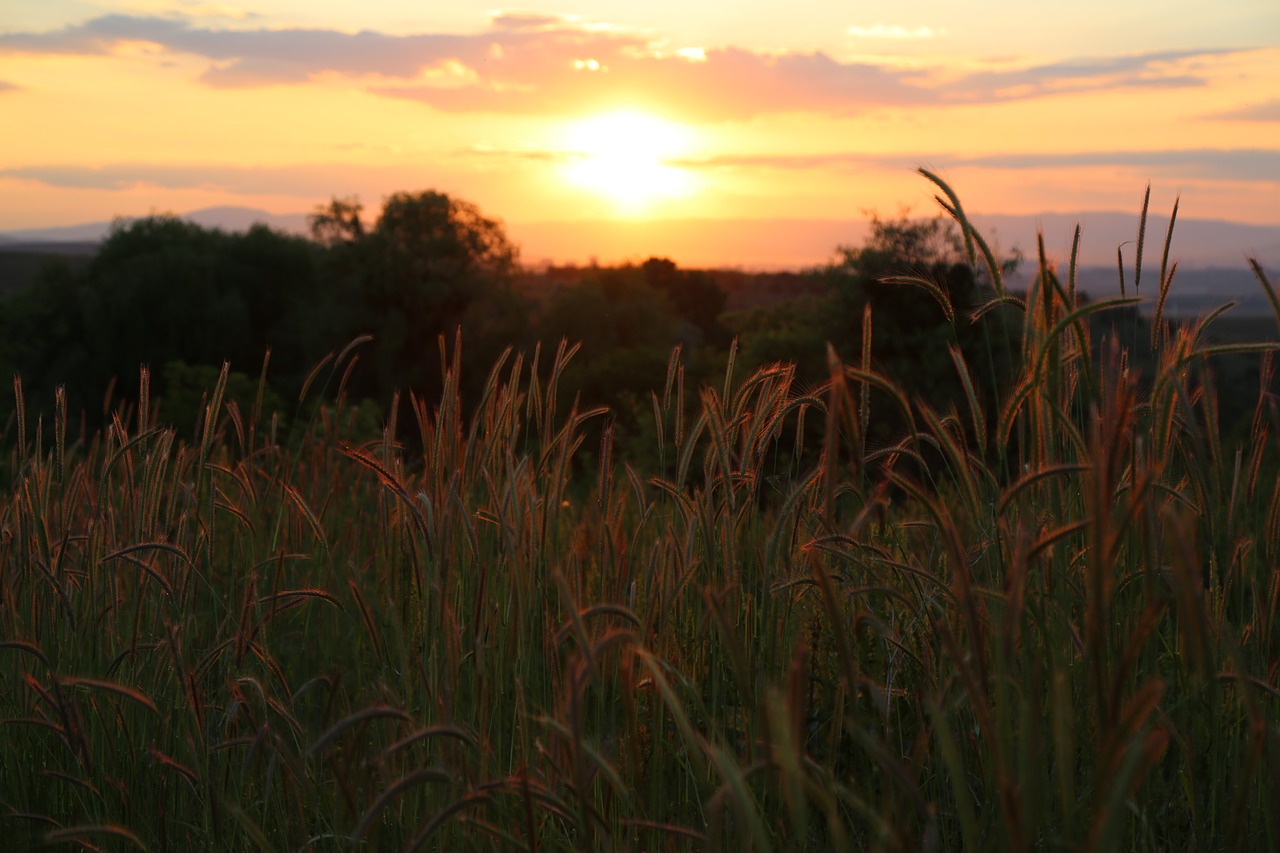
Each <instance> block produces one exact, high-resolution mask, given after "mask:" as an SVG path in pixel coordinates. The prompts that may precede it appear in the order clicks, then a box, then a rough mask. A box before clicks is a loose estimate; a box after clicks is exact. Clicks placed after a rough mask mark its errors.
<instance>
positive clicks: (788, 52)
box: [0, 0, 1280, 230]
mask: <svg viewBox="0 0 1280 853" xmlns="http://www.w3.org/2000/svg"><path fill="white" fill-rule="evenodd" d="M958 5H959V4H953V3H941V2H899V3H895V4H891V6H889V7H885V6H883V5H880V6H871V5H867V6H866V7H865V8H861V4H850V3H845V2H841V3H837V2H816V0H802V1H801V2H790V3H786V4H783V3H778V2H749V0H748V2H738V3H730V2H722V1H721V0H708V2H704V3H699V4H696V5H695V4H689V3H688V2H681V3H676V2H670V0H656V1H655V2H649V3H646V4H635V3H607V2H596V3H585V2H579V3H563V2H561V3H556V2H547V3H542V4H540V5H538V6H537V7H534V8H533V9H531V10H523V11H507V12H495V11H493V10H492V7H489V6H484V5H480V4H472V3H467V2H459V3H451V4H423V3H420V2H407V0H406V1H405V2H368V3H364V4H349V3H324V2H305V3H304V2H301V0H297V2H294V0H281V1H280V2H272V3H245V4H223V3H217V2H175V0H134V2H79V0H71V2H68V1H67V0H50V2H44V3H40V4H24V8H20V9H17V10H11V9H6V12H5V22H4V23H3V25H0V26H2V27H3V28H2V29H0V115H2V116H3V117H4V126H5V128H6V131H7V132H6V133H4V134H2V135H0V230H14V229H21V228H34V227H47V226H53V225H64V224H74V223H80V222H87V221H94V220H100V219H108V218H111V217H112V216H115V215H139V214H145V213H148V212H153V211H174V212H185V211H189V210H192V209H196V208H201V207H208V206H212V205H226V204H234V205H244V206H249V207H256V208H261V209H264V210H268V211H271V212H275V213H287V212H305V211H309V210H311V209H312V208H314V207H315V206H316V205H317V204H320V203H322V202H324V201H325V200H327V199H328V198H329V197H330V196H334V195H337V196H350V195H358V196H359V197H360V198H361V199H362V200H363V201H364V202H365V203H366V204H367V205H368V206H369V207H370V209H371V210H373V211H376V209H377V206H378V204H379V202H380V200H381V198H382V197H383V196H385V195H387V194H389V193H391V192H393V191H396V190H415V189H426V188H438V189H442V190H445V191H447V192H451V193H454V194H457V195H459V196H461V197H463V198H466V199H469V200H471V201H474V202H476V203H478V204H479V205H480V206H481V207H482V208H483V209H484V210H485V211H486V212H487V213H489V214H490V215H492V216H495V217H498V218H501V219H504V220H507V221H509V222H512V223H519V222H540V221H550V220H556V221H559V220H574V219H594V220H599V219H608V218H622V219H636V220H639V219H645V218H712V219H715V218H744V217H745V218H762V219H764V218H805V219H849V218H856V217H858V216H860V215H861V214H862V213H863V212H864V211H867V210H873V209H874V210H880V211H882V212H889V213H894V212H896V211H897V210H898V209H899V208H900V207H901V206H903V205H911V206H913V207H914V208H915V209H916V210H917V211H921V212H923V211H929V210H930V207H931V201H930V196H931V193H930V191H929V187H928V185H927V184H926V183H925V182H924V181H923V180H921V179H920V178H919V177H917V176H915V175H914V174H913V170H914V168H915V167H917V166H920V165H924V166H928V167H931V168H934V169H936V170H938V171H939V172H941V173H942V174H943V175H945V176H946V177H947V178H948V179H949V180H951V182H952V183H953V185H954V186H955V187H956V189H957V190H958V191H959V192H960V194H961V197H962V198H963V200H964V201H965V204H966V205H967V207H968V208H969V209H971V210H974V211H984V212H990V213H996V212H1001V213H1028V212H1048V211H1078V210H1133V209H1134V208H1135V206H1136V205H1137V204H1138V202H1139V200H1140V199H1141V194H1142V191H1143V188H1144V187H1145V185H1146V183H1147V182H1148V181H1150V182H1151V183H1152V185H1153V200H1155V201H1159V202H1161V203H1162V204H1163V205H1164V206H1165V207H1167V206H1168V205H1169V204H1171V203H1172V198H1173V196H1174V195H1175V194H1180V195H1181V197H1182V212H1183V214H1184V215H1187V216H1192V217H1197V218H1218V219H1231V220H1238V221H1242V222H1251V223H1271V224H1280V88H1277V85H1276V81H1277V80H1280V4H1276V3H1275V2H1274V0H1258V2H1234V3H1232V2H1227V3H1222V4H1219V5H1217V6H1214V7H1213V8H1212V11H1209V7H1208V6H1206V5H1204V4H1203V3H1194V4H1193V3H1183V2H1180V0H1176V1H1175V2H1162V3H1154V2H1131V3H1125V4H1118V3H1114V2H1096V0H1081V2H1077V3H1073V4H1072V9H1071V14H1070V15H1066V14H1065V12H1064V13H1063V14H1062V17H1051V16H1050V14H1048V13H1047V12H1045V11H1041V10H1043V9H1047V8H1048V7H1044V6H1043V4H1027V3H1018V4H1014V3H1006V2H982V3H971V4H964V6H963V9H960V8H957V6H958ZM433 7H447V8H445V9H444V11H440V10H439V9H436V8H433ZM1028 7H1034V8H1031V9H1029V8H1028Z"/></svg>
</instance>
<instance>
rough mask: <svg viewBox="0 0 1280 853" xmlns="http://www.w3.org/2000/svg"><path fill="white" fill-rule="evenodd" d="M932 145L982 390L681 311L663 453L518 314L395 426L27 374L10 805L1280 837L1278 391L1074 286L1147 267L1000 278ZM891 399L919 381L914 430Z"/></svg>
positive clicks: (220, 817)
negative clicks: (687, 341)
mask: <svg viewBox="0 0 1280 853" xmlns="http://www.w3.org/2000/svg"><path fill="white" fill-rule="evenodd" d="M926 177H928V178H929V179H930V180H932V181H933V182H934V183H935V184H937V185H938V187H939V190H940V191H941V193H942V196H943V198H942V199H941V200H942V203H943V205H944V207H945V208H946V209H947V210H948V211H949V212H950V213H951V214H952V215H953V216H954V217H955V218H956V220H957V222H958V224H959V226H960V227H961V229H962V233H963V234H964V236H965V240H966V246H967V250H968V251H969V253H970V258H971V261H972V262H973V263H975V264H983V263H985V264H986V265H987V266H988V268H989V270H990V273H991V277H992V281H993V282H994V284H995V287H996V289H995V291H994V292H993V295H992V300H993V301H992V303H991V304H990V305H987V306H984V307H983V308H981V309H979V311H980V312H982V311H988V310H1020V311H1022V312H1023V313H1024V317H1025V324H1024V334H1023V335H1022V338H1021V341H1020V342H1017V341H1013V342H1011V341H992V342H990V343H991V346H992V347H993V348H995V347H1005V346H1020V347H1021V365H1022V366H1021V372H1020V373H1019V374H1018V376H1017V377H1016V381H1015V382H1014V383H1013V385H1012V386H1011V387H1008V388H1004V389H1000V392H1001V394H1000V399H1001V400H1002V401H1003V403H1002V405H1001V407H1000V408H999V409H998V410H995V411H990V410H988V409H987V407H986V406H985V405H984V403H983V402H982V401H983V400H984V399H986V397H985V395H984V394H983V393H982V391H981V387H982V383H983V381H984V379H985V377H982V376H978V375H975V374H974V373H973V372H972V371H971V370H970V369H969V367H968V365H967V364H966V363H965V361H964V358H963V356H962V355H961V354H960V353H959V351H958V350H953V353H952V357H953V362H954V364H955V367H956V381H957V383H959V384H960V386H961V387H962V388H963V389H964V391H965V396H964V400H965V405H964V406H963V407H962V408H963V410H959V411H957V410H947V411H936V410H934V409H933V408H932V407H930V406H929V405H928V402H927V401H921V400H910V399H907V398H906V397H905V396H904V395H903V394H902V393H901V392H900V391H898V390H897V389H896V388H895V387H894V385H893V383H891V382H890V381H889V380H887V379H885V378H884V377H882V376H881V375H879V374H878V373H877V372H876V370H875V365H874V364H873V363H872V362H871V361H870V359H869V357H867V356H864V358H863V359H862V361H861V362H860V363H859V364H857V365H845V364H842V363H840V362H839V360H838V359H835V358H834V357H832V359H831V376H830V381H829V382H828V383H827V385H826V386H825V387H823V388H821V389H817V390H815V391H813V392H812V393H806V392H803V391H802V390H801V389H799V388H798V387H797V383H796V381H795V375H794V370H793V369H792V368H791V367H790V366H788V365H776V366H773V367H769V368H766V369H764V370H761V371H759V372H757V373H755V374H754V375H750V376H743V377H739V376H737V375H735V373H734V365H733V362H734V359H733V358H732V357H730V359H729V367H728V370H727V375H726V377H725V380H724V383H723V384H722V385H721V386H720V387H717V388H710V387H706V388H701V389H698V390H697V391H696V394H697V397H696V405H693V406H692V407H691V408H690V406H689V405H688V404H689V403H690V402H692V401H690V400H688V399H687V395H688V394H693V393H695V391H694V389H686V388H685V382H684V376H683V371H682V368H681V363H680V359H679V353H675V354H673V357H672V360H671V364H670V367H669V370H668V374H667V377H666V381H665V386H664V388H663V389H662V393H661V394H659V393H658V392H657V391H656V390H655V393H654V394H653V398H652V403H653V406H652V408H653V416H654V420H655V423H654V429H655V435H656V437H657V441H658V445H659V446H658V448H657V454H656V456H655V457H654V458H657V459H658V460H659V465H658V468H657V470H653V471H642V470H637V469H636V468H635V467H634V466H633V465H630V464H628V460H627V459H624V458H619V456H618V454H617V452H616V448H615V441H614V435H613V431H612V429H611V426H610V421H609V413H608V412H606V411H605V410H603V409H599V408H593V407H590V406H587V405H583V404H581V403H577V404H574V405H572V406H569V407H568V408H567V409H566V408H564V407H563V406H562V405H561V404H560V401H561V400H562V399H563V395H562V394H561V389H560V387H559V386H560V384H561V380H562V376H563V373H564V369H565V366H566V364H567V363H569V361H570V360H571V359H572V358H573V357H574V354H575V350H574V348H573V347H570V346H567V345H561V346H560V347H559V348H558V349H557V351H556V352H555V353H545V352H541V351H538V352H535V353H534V354H533V355H532V357H529V358H525V357H523V356H521V355H518V354H512V353H508V354H507V355H505V356H504V357H503V358H502V359H501V360H500V361H499V362H498V364H496V365H495V366H494V368H493V370H492V372H491V373H490V375H489V379H488V382H487V384H486V385H485V387H484V392H483V395H482V399H481V402H480V404H479V405H478V406H477V408H476V410H475V412H474V414H472V415H471V416H470V417H469V418H468V417H464V413H463V411H462V408H461V404H460V400H459V383H458V378H459V369H460V367H459V365H460V358H459V346H460V344H459V343H458V342H456V341H455V342H454V343H453V344H452V347H451V349H449V350H448V351H446V349H445V347H444V345H443V342H442V353H441V364H442V366H443V367H442V369H443V371H444V375H443V378H444V383H443V384H444V389H445V390H444V392H443V394H442V396H441V398H440V399H439V400H430V401H428V400H423V399H421V398H418V397H415V396H413V395H410V396H409V397H408V398H407V399H405V400H396V401H393V402H392V405H391V409H390V411H391V414H390V416H389V418H388V422H387V424H386V428H385V430H384V431H383V433H382V435H380V436H369V435H361V434H360V433H359V430H358V429H357V427H356V425H355V420H354V411H353V410H352V409H350V408H349V407H344V406H336V407H335V406H330V407H317V406H315V405H308V404H307V403H306V402H305V401H304V403H303V404H302V406H301V408H300V415H299V416H295V417H294V418H292V419H291V422H292V423H294V424H296V426H295V428H294V429H295V434H294V435H293V436H292V437H285V436H280V435H278V433H277V431H276V430H274V429H272V428H271V426H270V424H271V417H270V415H269V414H268V413H265V412H261V411H253V412H249V413H244V412H240V411H239V410H238V409H237V408H236V406H235V404H234V403H227V404H223V402H222V399H223V390H224V385H225V382H226V376H227V373H226V371H224V372H223V374H222V380H221V381H220V382H219V383H218V385H217V386H216V387H215V388H213V389H211V391H210V394H209V396H208V400H207V405H206V406H205V407H204V411H203V413H202V416H201V422H200V425H199V429H198V430H197V433H196V438H195V440H194V441H193V443H191V444H185V443H183V442H181V441H179V440H178V439H177V438H176V435H175V433H174V431H172V430H170V429H168V428H166V427H164V426H160V425H157V424H155V423H154V419H153V412H154V410H155V406H154V401H150V400H148V399H147V390H146V389H147V388H148V382H147V381H146V375H145V373H144V375H143V381H142V383H141V387H142V389H143V392H142V398H141V399H140V400H139V401H138V404H137V407H136V409H135V410H134V411H133V412H121V413H120V414H118V416H117V417H116V418H115V419H114V421H113V423H112V424H111V426H110V427H109V428H108V429H107V430H106V431H105V432H104V433H102V434H100V435H97V436H94V437H92V438H90V439H88V440H86V441H79V442H78V441H74V440H71V441H69V440H68V437H67V435H66V427H65V411H64V410H63V409H64V406H62V405H59V406H58V407H57V411H58V416H57V417H56V418H55V422H54V423H53V424H51V425H50V424H44V423H42V422H37V423H35V424H31V423H27V420H26V419H27V414H26V411H25V408H24V405H23V402H24V401H23V395H22V390H21V386H20V383H16V384H15V392H16V394H15V399H16V407H15V411H14V416H13V418H12V423H13V424H14V427H13V429H12V433H11V435H12V436H13V439H12V440H10V441H9V452H8V458H7V460H5V462H4V465H5V466H6V468H7V470H6V471H5V479H6V480H7V481H8V482H9V483H11V486H10V488H9V489H8V491H7V493H6V494H5V495H4V496H3V501H4V502H3V505H2V506H0V573H2V574H0V803H2V804H3V805H2V806H0V821H2V822H3V827H4V829H3V831H4V832H5V833H6V838H7V839H9V840H10V841H11V842H12V843H14V844H16V845H18V846H23V847H25V846H34V845H37V844H41V843H45V844H74V845H78V846H80V847H82V848H87V849H128V848H130V847H143V848H149V849H210V848H216V849H275V850H293V849H356V848H365V849H397V848H406V849H414V850H467V849H476V850H488V849H517V850H519V849H524V850H530V851H535V850H583V849H605V850H659V849H661V850H668V849H669V850H686V849H689V850H691V849H751V850H759V851H763V850H770V849H777V850H829V849H833V850H862V849H876V850H917V849H947V850H959V849H964V850H978V849H1078V850H1110V849H1150V850H1170V849H1178V850H1181V849H1193V848H1194V849H1200V850H1237V849H1257V850H1264V849H1277V848H1280V818H1277V815H1276V811H1275V809H1274V803H1276V802H1280V782H1277V776H1276V774H1274V773H1273V772H1272V771H1271V768H1273V767H1274V766H1276V764H1277V763H1278V762H1280V690H1278V689H1277V680H1278V678H1280V628H1278V626H1277V622H1276V618H1277V612H1278V608H1280V575H1278V574H1277V570H1276V568H1275V567H1276V565H1277V561H1278V558H1280V486H1277V485H1276V483H1275V477H1274V476H1273V472H1274V471H1275V469H1276V450H1277V448H1276V444H1275V442H1276V438H1275V435H1274V433H1275V431H1276V429H1277V427H1278V426H1280V424H1277V421H1276V413H1275V410H1274V406H1273V405H1272V402H1273V401H1272V399H1271V398H1270V396H1269V395H1268V394H1266V393H1265V388H1264V389H1260V393H1259V397H1258V403H1257V407H1256V413H1255V417H1254V419H1253V423H1252V433H1251V435H1250V439H1249V441H1248V442H1247V443H1245V444H1242V445H1239V446H1236V445H1233V444H1231V443H1229V442H1228V441H1227V439H1225V438H1224V437H1223V435H1222V431H1221V429H1220V428H1219V425H1218V422H1217V415H1216V404H1215V399H1216V398H1215V392H1214V389H1213V385H1212V381H1211V380H1212V362H1213V359H1214V357H1215V356H1216V355H1218V354H1221V353H1224V352H1227V351H1236V350H1239V349H1241V347H1240V346H1238V345H1234V346H1232V347H1222V346H1212V345H1210V344H1208V343H1206V339H1205V334H1204V332H1205V326H1206V324H1207V320H1206V321H1204V322H1201V323H1200V324H1197V325H1193V326H1190V327H1183V328H1179V329H1177V330H1176V331H1174V330H1171V329H1169V328H1166V327H1163V326H1162V324H1161V322H1160V321H1159V317H1158V315H1157V327H1158V328H1157V329H1156V330H1155V332H1154V333H1153V342H1154V344H1155V347H1156V351H1157V364H1158V370H1157V371H1156V374H1155V377H1154V379H1153V380H1152V381H1151V383H1150V384H1149V386H1145V387H1140V386H1139V384H1138V379H1137V377H1136V376H1135V374H1134V372H1133V371H1132V370H1131V369H1130V368H1129V366H1128V365H1127V363H1126V356H1125V353H1124V352H1122V351H1120V350H1119V349H1118V348H1116V347H1114V346H1110V347H1109V346H1099V345H1098V342H1095V341H1093V340H1091V338H1090V335H1091V331H1090V330H1091V328H1092V327H1091V325H1090V324H1089V323H1088V322H1086V320H1087V319H1088V317H1089V315H1091V314H1093V313H1097V312H1105V311H1108V310H1112V309H1114V308H1115V307H1117V306H1124V305H1128V304H1131V302H1132V299H1130V298H1125V299H1118V300H1110V301H1107V302H1101V303H1091V304H1085V303H1083V302H1081V301H1080V299H1079V297H1078V295H1077V293H1076V290H1075V287H1074V277H1073V276H1072V277H1070V279H1069V281H1068V284H1067V286H1063V285H1062V284H1061V283H1060V282H1059V281H1058V280H1057V278H1056V276H1055V275H1054V273H1053V270H1052V269H1051V267H1050V265H1049V263H1048V261H1047V259H1045V258H1043V252H1042V257H1041V265H1040V267H1041V273H1040V276H1039V278H1038V280H1037V281H1036V283H1035V285H1034V286H1033V288H1032V289H1031V291H1030V292H1029V293H1028V294H1027V295H1026V296H1025V298H1023V297H1019V296H1016V295H1013V294H1008V293H1006V292H1005V291H1004V290H1003V287H1002V285H1001V284H1000V273H999V268H998V265H997V264H996V263H995V261H994V258H993V256H992V254H991V253H990V250H989V249H988V248H987V246H986V245H985V243H984V242H983V241H982V238H981V237H980V235H978V233H977V232H976V231H975V230H974V229H973V228H972V227H971V226H970V225H969V223H968V221H967V219H966V218H965V216H964V213H963V210H962V208H961V206H960V203H959V200H958V199H957V198H956V197H955V194H954V193H953V192H952V191H951V190H950V188H949V187H947V186H946V185H945V184H943V183H942V182H941V181H940V180H938V179H937V178H936V177H934V176H932V175H927V174H926ZM1078 244H1079V234H1077V239H1076V245H1077V246H1078ZM1168 252H1169V239H1168V238H1166V241H1165V261H1166V262H1167V260H1168ZM1069 265H1070V269H1071V270H1074V268H1075V258H1074V256H1073V257H1072V258H1071V259H1069ZM1255 269H1256V270H1257V272H1258V276H1259V279H1260V283H1261V284H1262V286H1263V287H1264V288H1265V289H1266V290H1267V293H1268V296H1269V297H1270V298H1271V299H1272V302H1273V303H1274V304H1276V305H1280V301H1277V300H1276V298H1275V293H1274V290H1273V286H1272V284H1271V283H1270V281H1269V280H1268V278H1267V276H1266V274H1265V273H1264V272H1263V271H1262V269H1261V267H1260V266H1256V265H1255ZM1166 270H1167V272H1166ZM1173 270H1174V267H1173V266H1169V265H1168V264H1167V263H1162V272H1161V282H1160V293H1159V297H1158V298H1159V300H1160V301H1161V303H1163V299H1164V297H1165V295H1166V293H1167V290H1168V287H1169V286H1170V281H1171V279H1172V277H1173ZM1135 285H1136V276H1135ZM943 298H945V296H944V297H943ZM1011 305H1012V306H1015V307H1014V308H1013V309H1010V307H1009V306H1011ZM1277 313H1278V315H1280V309H1278V310H1277ZM867 320H868V322H867V325H868V328H869V327H870V322H869V321H870V318H867ZM957 321H958V322H963V321H964V318H958V320H957ZM1263 348H1264V347H1254V348H1253V349H1263ZM868 352H869V351H868ZM1099 353H1100V355H1098V354H1099ZM353 358H354V347H349V348H347V349H346V350H344V351H343V352H341V353H339V354H337V355H336V356H335V357H334V358H332V359H329V360H326V362H325V363H324V364H323V365H322V366H321V367H320V368H318V372H317V373H316V374H315V375H314V376H313V377H312V379H313V380H314V381H309V382H308V386H310V387H313V388H315V387H319V384H322V383H323V381H325V377H328V381H330V382H337V383H338V384H339V386H340V385H341V383H342V380H343V377H345V376H346V375H347V373H348V372H349V369H350V366H351V364H352V361H353ZM873 389H875V390H877V391H878V392H887V393H877V394H875V395H872V394H870V393H869V392H870V391H871V390H873ZM305 393H306V392H304V395H305ZM338 396H339V398H341V394H340V393H339V395H338ZM875 400H889V401H891V404H892V405H893V406H895V407H896V408H897V409H898V411H896V412H894V413H892V414H893V415H894V417H896V418H900V419H901V420H902V422H903V423H905V424H907V425H908V428H907V431H906V432H905V433H904V434H903V435H902V436H901V439H900V441H898V442H896V443H895V444H893V445H891V446H888V447H870V446H868V443H867V441H866V435H867V432H868V426H869V424H870V423H871V422H872V420H873V419H875V418H876V417H877V416H878V413H877V412H876V411H874V410H872V409H871V404H872V401H875ZM256 408H257V407H255V409H256ZM687 411H692V412H693V414H692V415H690V416H686V412H687ZM305 413H313V414H310V415H307V416H302V415H303V414H305ZM246 417H247V420H246ZM806 422H807V423H809V424H813V423H815V422H821V423H822V424H824V426H823V430H822V433H823V437H822V441H821V446H820V447H818V448H816V449H817V450H818V451H820V458H819V459H818V461H817V463H816V464H812V465H809V464H807V463H804V462H803V461H802V460H806V459H811V458H812V454H811V453H806V452H804V451H805V448H804V447H802V446H801V444H802V442H803V441H804V440H805V436H806V433H807V430H806V429H805V423H806ZM409 439H412V440H409ZM408 447H413V448H415V449H414V450H412V451H410V450H408V449H407V448H408ZM812 449H814V448H810V450H812ZM588 459H589V460H592V462H593V469H592V470H590V471H584V470H583V463H584V461H585V460H588Z"/></svg>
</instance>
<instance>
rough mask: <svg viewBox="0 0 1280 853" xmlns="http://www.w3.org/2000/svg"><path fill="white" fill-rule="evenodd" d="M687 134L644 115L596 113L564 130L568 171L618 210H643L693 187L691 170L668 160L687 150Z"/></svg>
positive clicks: (574, 180) (569, 176)
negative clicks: (678, 166)
mask: <svg viewBox="0 0 1280 853" xmlns="http://www.w3.org/2000/svg"><path fill="white" fill-rule="evenodd" d="M688 137H689V134H688V132H687V130H685V129H684V128H681V127H679V126H677V125H675V124H672V123H670V122H665V121H662V120H661V119H657V118H654V117H653V116H649V115H645V114H643V113H637V112H629V111H628V112H616V113H608V114H605V115H600V116H595V117H592V118H589V119H586V120H584V121H581V122H577V123H575V124H573V125H571V127H570V129H569V131H568V133H567V134H566V142H567V144H568V147H569V149H570V151H572V152H573V155H572V157H573V159H571V160H570V161H569V163H568V164H567V165H566V166H565V169H564V175H565V177H566V179H567V180H568V181H570V182H571V183H573V184H575V185H577V186H580V187H584V188H587V189H588V190H590V191H592V192H595V193H598V194H600V195H602V196H604V197H606V198H608V199H609V200H611V201H612V202H613V203H614V204H615V205H616V206H617V208H618V210H619V211H620V212H623V213H628V214H638V213H642V212H644V211H645V210H646V209H648V208H649V207H650V206H651V205H653V204H654V203H655V202H659V201H662V200H664V199H667V200H671V199H679V198H683V197H686V196H688V195H689V194H690V193H691V192H692V191H693V183H694V182H693V180H692V178H691V176H690V175H689V174H688V172H686V171H684V170H681V169H678V168H674V167H672V166H670V165H668V164H667V162H666V161H667V159H668V158H672V157H677V156H681V155H686V154H688V148H689V145H688Z"/></svg>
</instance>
